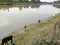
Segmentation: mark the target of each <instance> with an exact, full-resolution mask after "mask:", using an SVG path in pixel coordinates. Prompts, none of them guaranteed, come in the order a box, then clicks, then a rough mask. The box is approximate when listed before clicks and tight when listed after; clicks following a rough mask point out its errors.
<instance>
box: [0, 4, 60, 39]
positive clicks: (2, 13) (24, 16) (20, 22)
mask: <svg viewBox="0 0 60 45" xmlns="http://www.w3.org/2000/svg"><path fill="white" fill-rule="evenodd" d="M57 13H60V6H56V5H52V4H41V5H40V4H24V5H9V6H8V5H0V38H3V37H5V36H7V35H8V34H9V33H12V32H14V31H16V30H18V29H21V28H23V27H24V26H25V25H29V24H32V23H35V22H37V21H38V20H45V19H47V18H48V17H50V16H53V15H54V14H57Z"/></svg>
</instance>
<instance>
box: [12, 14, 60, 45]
mask: <svg viewBox="0 0 60 45" xmlns="http://www.w3.org/2000/svg"><path fill="white" fill-rule="evenodd" d="M59 19H60V14H56V17H50V18H49V19H47V20H45V21H43V22H41V23H39V22H37V23H34V24H32V25H29V26H27V28H24V29H21V30H18V31H16V32H14V33H12V35H13V36H14V39H13V40H14V43H15V44H16V45H34V43H35V42H36V41H37V40H38V39H41V38H43V36H47V39H48V37H51V35H52V32H53V30H54V26H55V23H56V22H57V20H59ZM37 43H38V42H37Z"/></svg>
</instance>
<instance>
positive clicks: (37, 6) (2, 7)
mask: <svg viewBox="0 0 60 45" xmlns="http://www.w3.org/2000/svg"><path fill="white" fill-rule="evenodd" d="M30 6H31V8H39V6H40V4H21V5H13V6H12V5H0V10H1V9H3V10H9V8H12V7H18V8H19V10H22V8H29V7H30Z"/></svg>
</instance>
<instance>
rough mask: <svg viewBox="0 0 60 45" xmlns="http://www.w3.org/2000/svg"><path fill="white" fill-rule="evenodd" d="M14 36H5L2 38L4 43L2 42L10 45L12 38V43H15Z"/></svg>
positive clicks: (2, 44)
mask: <svg viewBox="0 0 60 45" xmlns="http://www.w3.org/2000/svg"><path fill="white" fill-rule="evenodd" d="M12 38H13V36H8V37H5V38H3V39H2V43H1V45H4V44H5V45H6V44H7V45H8V41H10V40H11V43H13V40H12Z"/></svg>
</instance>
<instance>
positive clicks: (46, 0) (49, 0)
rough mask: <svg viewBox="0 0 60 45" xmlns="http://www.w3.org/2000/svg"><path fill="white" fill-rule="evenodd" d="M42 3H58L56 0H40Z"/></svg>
mask: <svg viewBox="0 0 60 45" xmlns="http://www.w3.org/2000/svg"><path fill="white" fill-rule="evenodd" d="M40 1H42V2H53V1H56V0H40Z"/></svg>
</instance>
